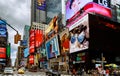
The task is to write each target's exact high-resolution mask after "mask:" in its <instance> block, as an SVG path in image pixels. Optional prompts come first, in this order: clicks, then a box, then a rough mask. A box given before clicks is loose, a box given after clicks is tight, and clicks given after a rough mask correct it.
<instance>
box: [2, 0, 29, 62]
mask: <svg viewBox="0 0 120 76" xmlns="http://www.w3.org/2000/svg"><path fill="white" fill-rule="evenodd" d="M30 1H31V0H0V17H1V18H3V19H5V20H6V21H7V23H9V24H10V25H11V26H13V27H14V28H15V29H16V30H18V32H19V33H20V34H21V35H23V29H24V26H25V25H30ZM7 28H8V36H9V39H8V41H9V42H10V43H11V58H12V64H13V63H14V60H15V58H16V52H17V47H18V45H16V44H14V35H15V34H16V32H15V31H14V30H13V29H11V28H10V27H8V26H7Z"/></svg>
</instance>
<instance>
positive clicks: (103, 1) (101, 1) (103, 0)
mask: <svg viewBox="0 0 120 76" xmlns="http://www.w3.org/2000/svg"><path fill="white" fill-rule="evenodd" d="M98 4H100V5H102V6H105V7H109V6H108V5H109V3H108V1H107V0H98Z"/></svg>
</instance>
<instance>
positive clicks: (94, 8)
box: [83, 2, 112, 18]
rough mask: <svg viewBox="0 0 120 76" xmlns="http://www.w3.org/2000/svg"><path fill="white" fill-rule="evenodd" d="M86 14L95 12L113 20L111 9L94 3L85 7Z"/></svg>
mask: <svg viewBox="0 0 120 76" xmlns="http://www.w3.org/2000/svg"><path fill="white" fill-rule="evenodd" d="M83 10H84V11H85V12H95V13H97V14H100V15H103V16H106V17H109V18H111V17H112V14H111V9H110V8H107V7H104V6H102V5H99V4H96V3H94V2H91V3H88V4H87V5H85V6H84V9H83Z"/></svg>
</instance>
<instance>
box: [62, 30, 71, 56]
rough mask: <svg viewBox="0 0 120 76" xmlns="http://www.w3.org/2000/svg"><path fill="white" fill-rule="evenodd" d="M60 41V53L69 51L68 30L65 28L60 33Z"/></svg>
mask: <svg viewBox="0 0 120 76" xmlns="http://www.w3.org/2000/svg"><path fill="white" fill-rule="evenodd" d="M60 42H61V54H64V53H65V52H69V30H68V29H66V30H65V31H63V32H62V33H60Z"/></svg>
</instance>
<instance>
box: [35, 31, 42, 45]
mask: <svg viewBox="0 0 120 76" xmlns="http://www.w3.org/2000/svg"><path fill="white" fill-rule="evenodd" d="M43 38H44V36H43V31H42V30H39V29H37V30H35V47H39V46H40V45H41V44H42V42H43Z"/></svg>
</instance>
